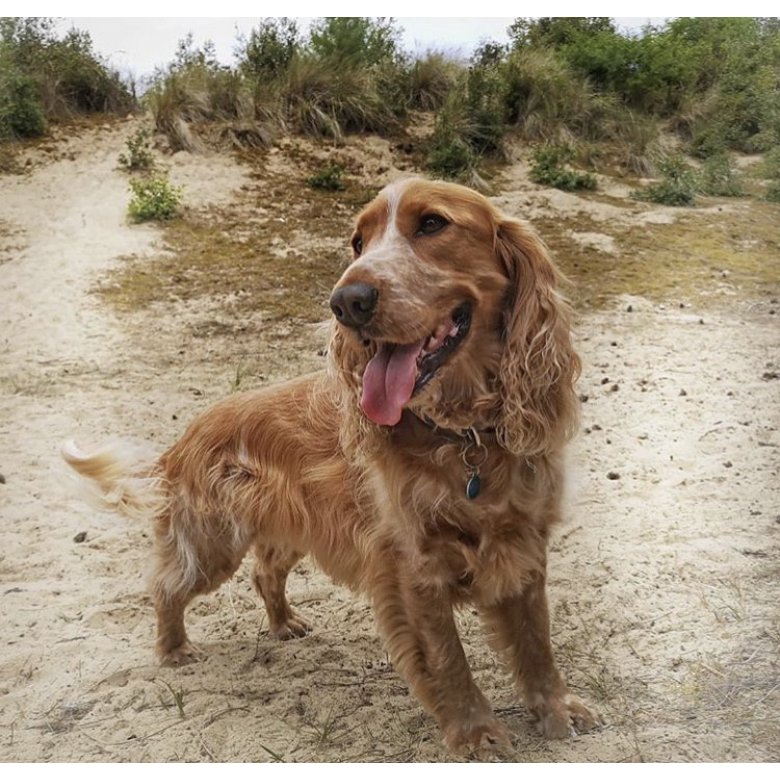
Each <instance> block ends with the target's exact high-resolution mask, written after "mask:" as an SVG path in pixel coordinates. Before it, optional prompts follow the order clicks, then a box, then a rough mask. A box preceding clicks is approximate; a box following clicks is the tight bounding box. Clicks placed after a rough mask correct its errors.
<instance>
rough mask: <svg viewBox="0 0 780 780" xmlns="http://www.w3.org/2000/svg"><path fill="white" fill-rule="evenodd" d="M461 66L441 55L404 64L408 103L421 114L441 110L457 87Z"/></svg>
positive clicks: (434, 54) (406, 102)
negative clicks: (448, 96) (421, 112)
mask: <svg viewBox="0 0 780 780" xmlns="http://www.w3.org/2000/svg"><path fill="white" fill-rule="evenodd" d="M459 72H460V66H459V65H458V63H457V62H455V61H454V60H452V59H449V58H448V57H447V56H446V55H445V54H441V53H439V52H428V53H427V54H426V55H425V57H424V58H423V59H414V60H412V61H411V62H408V63H405V64H404V70H403V78H404V81H405V92H406V95H405V104H406V105H407V106H408V107H409V108H415V109H419V110H421V111H436V110H438V109H440V108H441V107H442V106H443V105H444V102H445V100H446V98H447V95H449V94H450V92H451V91H452V90H453V89H454V88H455V84H456V83H457V80H458V74H459Z"/></svg>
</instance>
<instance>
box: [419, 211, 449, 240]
mask: <svg viewBox="0 0 780 780" xmlns="http://www.w3.org/2000/svg"><path fill="white" fill-rule="evenodd" d="M448 224H449V223H448V222H447V220H446V219H444V217H441V216H439V215H438V214H424V215H423V216H422V217H421V218H420V228H419V230H418V235H421V236H430V235H432V234H433V233H438V232H439V231H440V230H441V229H442V228H444V227H446V226H447V225H448Z"/></svg>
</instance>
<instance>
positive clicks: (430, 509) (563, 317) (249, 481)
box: [65, 179, 597, 750]
mask: <svg viewBox="0 0 780 780" xmlns="http://www.w3.org/2000/svg"><path fill="white" fill-rule="evenodd" d="M431 214H434V215H436V216H437V220H438V222H437V224H440V226H441V229H437V230H435V231H433V232H431V233H430V234H429V233H425V232H423V231H422V230H421V228H420V225H421V224H424V223H425V218H426V216H430V215H431ZM355 236H356V237H358V238H359V241H356V242H355V246H356V247H358V248H360V250H361V251H360V254H359V255H356V256H355V258H354V259H353V262H352V264H351V265H350V266H349V267H348V269H347V270H346V271H345V273H344V275H343V276H342V278H341V280H340V281H339V283H338V285H337V288H341V287H343V286H345V285H350V284H355V283H356V282H358V281H359V282H361V283H364V284H370V285H372V286H374V287H375V288H376V289H377V290H378V296H379V297H378V300H379V304H378V307H377V310H376V312H375V313H374V316H373V319H372V320H371V322H370V323H369V325H370V327H369V326H367V327H366V328H365V329H363V330H362V331H361V332H359V333H358V332H356V331H355V330H351V329H349V328H345V327H344V326H342V325H338V324H335V322H334V324H333V325H332V327H331V333H330V349H329V358H328V365H327V369H326V370H325V371H323V372H320V373H318V374H312V375H309V376H305V377H301V378H299V379H295V380H292V381H290V382H287V383H284V384H280V385H276V386H272V387H268V388H264V389H261V390H258V391H255V392H251V393H245V394H238V395H234V396H230V397H229V398H227V399H225V400H224V401H222V402H221V403H219V404H217V405H216V406H214V407H213V408H212V409H210V410H209V411H207V412H205V413H204V414H203V415H201V416H200V417H199V418H198V419H196V420H195V421H194V422H193V423H192V425H191V426H190V427H189V428H188V430H187V431H186V432H185V434H184V435H183V436H182V437H181V439H180V440H179V441H178V442H176V443H175V444H174V445H173V446H172V447H170V449H168V450H167V451H166V452H165V453H163V454H162V455H161V456H160V457H159V458H158V459H157V460H156V461H155V462H154V464H152V465H149V464H146V465H145V466H143V467H139V466H138V464H137V463H134V462H133V461H132V459H127V458H123V457H122V456H121V455H120V453H119V451H116V450H114V451H109V452H100V453H95V454H93V455H86V454H83V453H79V452H77V451H76V450H75V449H74V448H73V447H69V448H68V449H67V450H66V452H65V457H66V460H67V461H68V462H69V463H70V464H71V465H72V466H73V467H74V468H75V469H76V470H77V471H79V472H80V473H81V474H83V475H84V476H86V477H88V478H89V479H91V480H92V481H93V482H94V483H95V484H96V485H97V486H98V488H99V490H101V491H102V492H103V493H104V495H105V496H106V502H107V504H108V505H109V506H112V507H115V508H117V509H120V510H122V511H125V513H127V514H131V515H142V516H149V518H150V521H151V522H152V524H153V527H154V531H155V546H156V552H157V559H156V564H155V567H154V573H153V576H152V593H153V597H154V603H155V608H156V612H157V622H158V638H157V650H158V653H159V656H160V658H161V660H162V661H163V662H164V663H168V664H179V663H185V662H187V661H190V660H193V659H194V658H196V657H197V655H198V651H197V650H196V649H195V648H194V647H193V646H192V645H191V644H190V642H189V640H188V638H187V634H186V631H185V628H184V611H185V608H186V606H187V604H188V603H189V602H190V601H191V599H192V598H193V597H194V596H195V595H196V594H198V593H205V592H208V591H210V590H213V589H214V588H216V587H217V586H218V585H220V584H221V583H222V582H224V581H225V580H226V579H227V578H229V577H230V576H231V575H232V574H233V572H234V571H235V570H236V568H237V567H238V565H239V563H240V562H241V560H242V558H243V557H244V555H245V554H246V553H247V551H248V550H249V549H250V548H252V549H253V551H254V553H255V557H256V564H255V571H254V576H253V581H254V584H255V587H256V589H257V591H258V593H259V595H260V596H261V597H262V599H263V601H264V602H265V606H266V609H267V612H268V617H269V624H270V629H271V633H272V634H273V635H275V636H278V637H280V638H283V639H287V638H291V637H298V636H302V635H304V634H305V633H306V632H307V631H308V623H307V622H306V621H305V620H304V619H303V618H302V617H301V616H300V615H298V613H297V612H295V611H294V610H293V609H292V608H291V607H290V605H289V604H288V602H287V599H286V596H285V582H286V578H287V575H288V573H289V572H290V570H291V568H292V567H293V566H294V565H295V563H296V562H297V561H298V560H299V559H300V558H301V557H302V556H303V555H305V554H309V555H311V556H312V558H313V559H314V560H315V561H316V562H317V563H318V564H319V566H321V567H322V569H323V570H324V571H325V572H327V573H328V574H329V575H330V576H331V577H332V578H333V579H334V580H335V581H336V582H339V583H343V584H345V585H347V586H349V587H351V588H353V589H355V590H359V591H363V592H366V593H367V594H368V596H369V598H370V599H371V600H372V603H373V605H374V608H375V614H376V618H377V623H378V627H379V630H380V633H381V634H382V637H383V639H384V642H385V646H386V648H387V650H388V652H389V654H390V656H391V658H392V660H393V663H394V664H395V667H396V669H397V670H398V672H399V673H400V674H401V675H402V676H403V677H404V678H405V679H406V680H407V682H408V683H409V685H410V687H411V689H412V691H413V692H414V693H415V695H416V696H417V697H418V699H419V700H420V702H421V704H422V705H423V707H424V708H425V709H426V710H427V711H428V712H429V713H430V714H431V715H432V716H433V717H434V718H435V719H436V721H437V722H438V723H439V725H440V726H441V728H442V731H443V733H444V736H445V739H446V741H447V743H448V744H449V745H450V746H451V747H452V748H453V749H457V750H460V749H466V750H480V749H487V748H494V747H496V746H497V745H500V744H506V742H507V741H508V735H507V732H506V729H505V727H504V726H503V724H501V722H500V721H499V720H498V719H497V718H496V717H495V715H494V714H493V711H492V709H491V707H490V704H489V703H488V702H487V700H486V699H485V697H484V696H483V695H482V693H481V692H480V691H479V689H478V688H477V686H476V684H475V683H474V681H473V679H472V677H471V673H470V671H469V668H468V665H467V663H466V659H465V656H464V654H463V649H462V647H461V644H460V641H459V639H458V635H457V631H456V628H455V622H454V619H453V608H455V607H457V606H458V605H462V604H472V605H474V606H475V607H476V608H477V609H478V610H479V612H480V614H481V615H482V618H483V621H484V623H485V627H486V630H487V632H488V636H489V638H490V641H491V642H492V643H493V645H494V646H495V647H496V649H497V650H498V651H499V652H500V653H501V654H502V655H503V657H504V658H505V659H506V663H507V669H508V671H509V674H510V676H511V677H512V679H513V680H514V682H515V684H516V685H517V688H518V691H519V692H520V694H521V695H522V696H524V697H525V699H526V702H527V703H528V706H529V707H530V708H531V710H532V712H534V713H535V714H536V716H537V717H538V718H539V722H540V724H541V728H542V730H543V731H544V733H545V734H547V735H548V736H551V737H561V736H566V735H568V734H569V733H570V730H571V729H572V728H578V729H587V728H590V727H592V726H593V725H595V723H596V722H597V717H596V716H595V715H594V714H593V713H592V712H591V711H590V710H589V709H588V708H587V707H586V705H584V704H583V703H582V702H581V701H580V700H579V699H577V698H576V697H575V696H573V695H572V694H570V693H569V691H568V689H567V688H566V685H565V683H564V682H563V680H562V678H561V677H560V675H559V674H558V671H557V669H556V666H555V663H554V661H553V657H552V651H551V648H550V639H549V618H548V612H547V604H546V597H545V578H546V563H547V555H546V547H547V540H548V536H549V530H550V527H551V526H552V525H553V524H554V523H555V522H557V520H558V519H559V515H560V501H561V491H562V486H563V465H562V462H563V461H562V446H563V443H564V441H565V440H566V438H567V437H568V436H569V435H570V434H571V432H572V430H573V427H574V424H575V420H576V397H575V395H574V389H573V382H574V380H575V378H576V375H577V372H578V370H579V361H578V359H577V356H576V354H575V353H574V351H573V349H572V346H571V338H570V333H569V310H568V307H567V305H566V304H565V302H564V301H563V299H562V298H561V297H560V295H559V293H558V292H557V289H556V288H557V284H558V280H559V277H558V274H557V272H556V270H555V268H554V266H553V264H552V262H551V261H550V259H549V257H548V255H547V252H546V250H545V249H544V246H543V244H542V243H541V241H539V239H538V238H537V237H536V236H535V235H534V234H533V233H532V232H531V231H530V230H529V229H528V228H527V227H525V226H524V225H522V224H521V223H519V222H516V221H513V220H511V219H508V218H507V217H505V216H504V215H502V214H501V213H500V212H499V211H498V210H497V209H495V207H494V206H493V205H492V204H491V203H490V202H489V201H487V200H486V199H485V198H483V197H482V196H481V195H478V194H477V193H475V192H472V191H471V190H468V189H466V188H465V187H459V186H457V185H452V184H445V183H441V182H427V181H423V180H417V179H413V180H407V181H403V182H400V183H396V184H394V185H391V186H390V187H389V188H387V189H385V190H384V191H383V192H382V193H380V195H379V196H378V197H377V199H376V200H375V201H374V202H372V203H371V204H369V206H367V207H366V209H364V211H363V212H362V213H361V215H360V216H359V217H358V219H357V222H356V226H355ZM464 304H468V306H469V307H470V311H471V324H470V330H469V332H468V335H467V336H466V338H465V339H463V340H462V343H460V344H459V346H458V347H457V349H456V350H455V351H454V352H453V353H452V354H451V355H450V356H449V357H448V358H447V359H446V362H445V363H444V364H443V365H442V366H441V367H440V368H439V370H438V371H437V373H436V375H435V376H434V378H433V379H432V380H431V381H430V382H429V383H428V385H426V386H425V388H424V389H423V390H421V391H420V392H419V393H417V394H415V395H414V396H413V397H412V398H411V399H410V400H409V402H408V403H407V405H406V408H405V409H404V410H403V412H402V417H401V420H400V421H399V423H398V424H397V425H394V426H392V427H391V426H381V425H376V424H375V423H373V422H371V421H370V420H369V419H368V418H367V417H366V416H364V415H363V413H362V412H361V409H360V396H361V390H362V378H363V372H364V370H365V368H366V364H367V362H368V361H369V360H370V359H371V356H372V355H373V353H374V352H375V351H376V350H377V348H378V347H377V344H378V343H379V342H380V341H390V342H393V343H397V342H402V343H416V342H417V341H418V340H420V339H425V338H426V337H427V334H432V333H434V331H436V330H437V329H438V330H439V331H440V330H441V328H442V327H444V328H445V329H446V328H449V327H451V323H452V321H453V320H451V317H452V316H453V315H452V312H453V310H454V309H455V307H458V306H461V305H464ZM465 428H473V429H475V430H477V431H478V432H479V434H478V435H479V436H480V439H481V442H482V444H483V445H484V449H480V451H479V455H480V458H481V465H480V468H481V473H482V478H483V490H482V492H481V493H480V495H479V496H478V497H477V498H476V499H473V500H471V499H469V498H468V497H467V496H466V494H465V489H464V487H465V483H466V478H467V476H468V473H469V471H468V468H467V466H466V464H465V462H464V459H465V460H468V458H469V457H473V455H474V452H473V451H470V450H469V447H470V445H469V444H468V441H469V440H468V439H466V438H465V437H464V436H463V434H462V430H463V429H465ZM470 453H471V454H470Z"/></svg>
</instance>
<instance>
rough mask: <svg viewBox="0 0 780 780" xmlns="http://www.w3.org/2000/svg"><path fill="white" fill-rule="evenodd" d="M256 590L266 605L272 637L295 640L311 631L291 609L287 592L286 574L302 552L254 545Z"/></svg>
mask: <svg viewBox="0 0 780 780" xmlns="http://www.w3.org/2000/svg"><path fill="white" fill-rule="evenodd" d="M254 550H255V555H256V556H257V562H256V563H255V571H254V575H253V577H252V582H253V583H254V586H255V590H256V591H257V592H258V594H259V595H260V596H261V598H262V599H263V601H264V603H265V609H266V612H267V613H268V623H269V626H270V631H271V635H272V636H275V637H276V638H277V639H294V638H296V637H301V636H305V635H306V634H308V633H309V631H310V630H311V627H310V626H309V624H308V623H307V622H306V621H305V620H304V619H303V618H302V617H301V616H300V615H299V614H298V613H297V612H296V611H295V610H294V609H293V608H292V607H291V606H290V604H289V602H288V601H287V595H286V593H285V586H286V584H287V575H288V574H289V573H290V570H291V569H292V567H293V566H295V564H296V563H298V561H299V560H300V559H301V558H302V557H303V553H300V552H298V551H296V550H292V549H290V548H287V547H283V546H280V545H274V544H270V543H264V542H256V543H255V547H254Z"/></svg>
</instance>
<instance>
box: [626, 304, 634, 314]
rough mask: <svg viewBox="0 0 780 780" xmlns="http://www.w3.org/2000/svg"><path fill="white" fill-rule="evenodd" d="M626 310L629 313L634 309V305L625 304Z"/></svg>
mask: <svg viewBox="0 0 780 780" xmlns="http://www.w3.org/2000/svg"><path fill="white" fill-rule="evenodd" d="M626 311H627V312H628V313H629V314H630V313H631V312H632V311H634V307H633V306H632V305H631V304H630V303H629V304H628V306H626Z"/></svg>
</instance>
